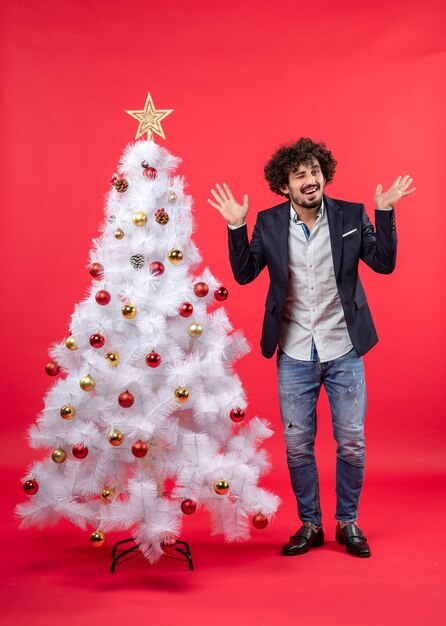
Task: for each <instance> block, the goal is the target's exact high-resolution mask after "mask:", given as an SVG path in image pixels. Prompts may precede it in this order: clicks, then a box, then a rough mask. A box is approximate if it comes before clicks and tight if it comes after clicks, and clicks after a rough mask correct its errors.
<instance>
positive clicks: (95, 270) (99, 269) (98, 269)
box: [88, 263, 104, 278]
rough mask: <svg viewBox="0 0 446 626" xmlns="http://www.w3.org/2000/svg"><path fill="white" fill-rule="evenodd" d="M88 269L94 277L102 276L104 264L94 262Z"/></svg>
mask: <svg viewBox="0 0 446 626" xmlns="http://www.w3.org/2000/svg"><path fill="white" fill-rule="evenodd" d="M88 271H89V272H90V275H91V276H93V278H100V277H101V276H102V275H103V273H104V266H103V265H101V264H100V263H92V264H91V265H90V267H89V268H88Z"/></svg>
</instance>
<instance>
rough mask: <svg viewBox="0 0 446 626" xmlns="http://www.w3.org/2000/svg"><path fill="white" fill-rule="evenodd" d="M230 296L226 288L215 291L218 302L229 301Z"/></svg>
mask: <svg viewBox="0 0 446 626" xmlns="http://www.w3.org/2000/svg"><path fill="white" fill-rule="evenodd" d="M228 295H229V294H228V290H227V289H226V287H219V288H218V289H216V290H215V291H214V298H215V299H216V300H218V301H219V302H222V301H223V300H227V298H228Z"/></svg>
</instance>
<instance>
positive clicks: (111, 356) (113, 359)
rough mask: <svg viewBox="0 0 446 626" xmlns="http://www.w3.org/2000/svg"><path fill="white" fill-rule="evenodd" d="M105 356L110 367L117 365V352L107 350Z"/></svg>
mask: <svg viewBox="0 0 446 626" xmlns="http://www.w3.org/2000/svg"><path fill="white" fill-rule="evenodd" d="M105 358H106V359H107V361H108V362H109V363H110V365H111V366H112V367H117V366H118V365H119V354H118V353H117V352H107V354H106V355H105Z"/></svg>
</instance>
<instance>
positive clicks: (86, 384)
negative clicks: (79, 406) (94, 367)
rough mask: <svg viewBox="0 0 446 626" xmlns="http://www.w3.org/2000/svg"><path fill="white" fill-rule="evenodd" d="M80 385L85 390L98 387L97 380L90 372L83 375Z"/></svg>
mask: <svg viewBox="0 0 446 626" xmlns="http://www.w3.org/2000/svg"><path fill="white" fill-rule="evenodd" d="M79 385H80V386H81V388H82V389H83V390H84V391H91V390H92V389H94V388H95V387H96V381H95V379H94V378H93V376H90V374H88V375H87V376H82V378H81V379H80V381H79Z"/></svg>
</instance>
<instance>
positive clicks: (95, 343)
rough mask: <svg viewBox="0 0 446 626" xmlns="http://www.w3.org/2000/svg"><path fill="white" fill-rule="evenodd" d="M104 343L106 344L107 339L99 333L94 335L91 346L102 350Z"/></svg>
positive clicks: (91, 338)
mask: <svg viewBox="0 0 446 626" xmlns="http://www.w3.org/2000/svg"><path fill="white" fill-rule="evenodd" d="M104 343H105V338H104V336H103V335H100V334H99V333H95V334H94V335H91V337H90V346H91V347H92V348H102V346H103V345H104Z"/></svg>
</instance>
